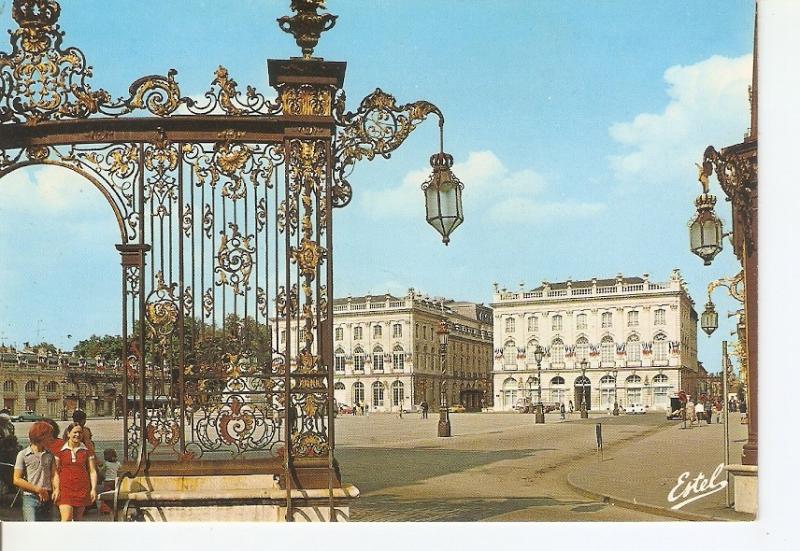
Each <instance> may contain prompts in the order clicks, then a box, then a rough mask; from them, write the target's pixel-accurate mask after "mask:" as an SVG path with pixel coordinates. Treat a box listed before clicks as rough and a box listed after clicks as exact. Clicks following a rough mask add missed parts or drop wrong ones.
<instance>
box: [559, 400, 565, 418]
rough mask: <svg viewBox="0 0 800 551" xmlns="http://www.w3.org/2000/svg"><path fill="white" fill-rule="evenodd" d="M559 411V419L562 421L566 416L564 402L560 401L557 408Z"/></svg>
mask: <svg viewBox="0 0 800 551" xmlns="http://www.w3.org/2000/svg"><path fill="white" fill-rule="evenodd" d="M559 409H560V411H561V420H562V421H564V420H566V418H567V408H565V407H564V403H563V402H562V403H561V407H560V408H559Z"/></svg>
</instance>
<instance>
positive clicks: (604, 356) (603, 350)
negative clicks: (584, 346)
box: [600, 336, 614, 363]
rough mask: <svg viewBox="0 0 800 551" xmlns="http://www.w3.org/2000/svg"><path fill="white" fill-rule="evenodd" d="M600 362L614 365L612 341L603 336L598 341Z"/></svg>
mask: <svg viewBox="0 0 800 551" xmlns="http://www.w3.org/2000/svg"><path fill="white" fill-rule="evenodd" d="M600 361H601V362H603V363H614V339H613V338H611V337H609V336H605V337H603V340H602V341H600Z"/></svg>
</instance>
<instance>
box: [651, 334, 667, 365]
mask: <svg viewBox="0 0 800 551" xmlns="http://www.w3.org/2000/svg"><path fill="white" fill-rule="evenodd" d="M653 361H654V362H662V363H664V362H667V336H666V335H665V334H664V333H659V334H658V335H656V336H655V337H653Z"/></svg>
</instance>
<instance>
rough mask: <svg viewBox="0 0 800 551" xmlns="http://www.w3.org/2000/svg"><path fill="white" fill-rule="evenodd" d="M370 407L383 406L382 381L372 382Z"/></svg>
mask: <svg viewBox="0 0 800 551" xmlns="http://www.w3.org/2000/svg"><path fill="white" fill-rule="evenodd" d="M372 407H373V408H382V407H383V383H381V382H380V381H375V382H374V383H372Z"/></svg>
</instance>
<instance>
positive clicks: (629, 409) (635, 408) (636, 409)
mask: <svg viewBox="0 0 800 551" xmlns="http://www.w3.org/2000/svg"><path fill="white" fill-rule="evenodd" d="M625 413H627V414H631V415H635V414H637V413H642V414H644V413H647V412H646V411H645V410H644V406H643V405H642V404H628V405H627V406H625Z"/></svg>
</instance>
